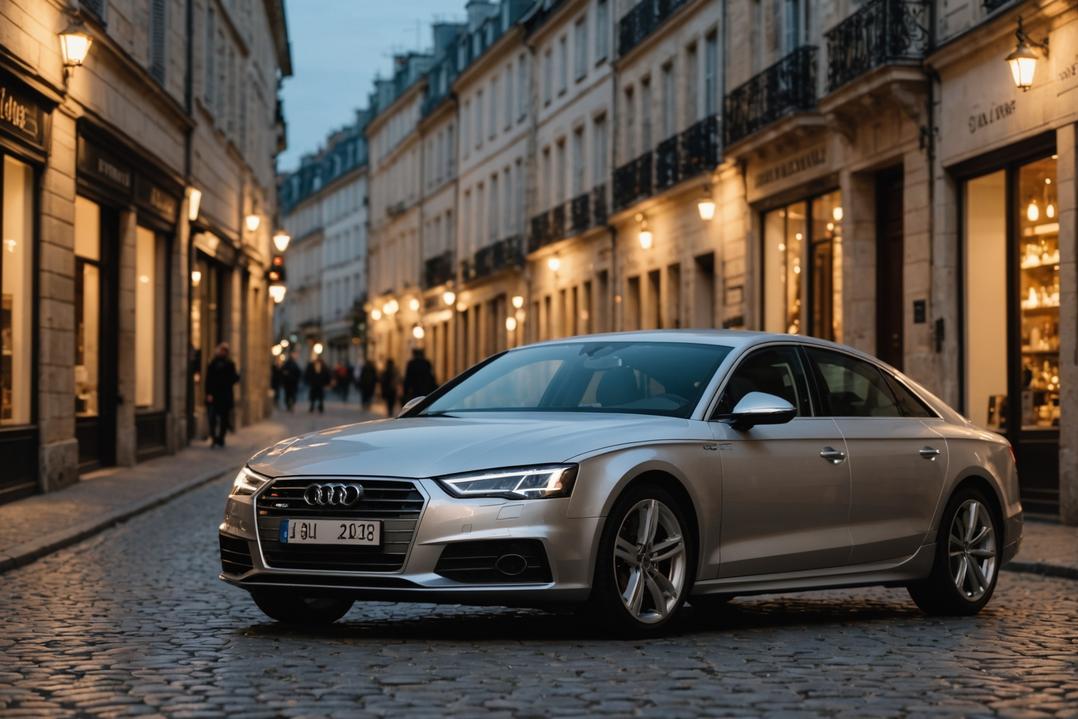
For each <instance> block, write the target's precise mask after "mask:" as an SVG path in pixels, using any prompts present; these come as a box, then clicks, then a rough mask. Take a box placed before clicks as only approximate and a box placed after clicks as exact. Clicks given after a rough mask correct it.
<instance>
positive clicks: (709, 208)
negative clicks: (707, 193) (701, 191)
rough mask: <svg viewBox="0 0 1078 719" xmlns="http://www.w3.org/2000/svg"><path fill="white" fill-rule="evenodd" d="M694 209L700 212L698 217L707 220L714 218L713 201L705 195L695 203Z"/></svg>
mask: <svg viewBox="0 0 1078 719" xmlns="http://www.w3.org/2000/svg"><path fill="white" fill-rule="evenodd" d="M696 210H697V212H699V213H700V219H701V220H704V221H705V222H707V221H708V220H712V219H714V218H715V201H714V200H712V199H711V198H710V197H705V198H703V199H701V200H700V201H699V202H697V203H696Z"/></svg>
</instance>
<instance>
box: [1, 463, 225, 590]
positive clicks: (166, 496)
mask: <svg viewBox="0 0 1078 719" xmlns="http://www.w3.org/2000/svg"><path fill="white" fill-rule="evenodd" d="M233 471H235V468H234V467H230V468H228V469H225V470H223V471H222V470H221V469H220V468H217V467H215V468H214V469H212V470H210V471H208V472H207V473H205V474H202V475H198V476H196V477H195V478H194V479H192V480H190V481H189V482H187V483H186V484H182V485H179V486H175V485H174V486H172V487H169V488H168V489H167V490H165V491H163V492H158V493H157V494H152V495H150V496H148V497H145V498H143V499H142V500H139V501H138V502H134V503H132V504H129V505H127V506H126V507H122V508H120V509H117V510H114V511H112V512H109V513H108V514H105V515H104V516H102V517H101V518H100V519H95V520H92V521H90V522H87V523H84V524H80V525H76V526H74V527H71V528H70V529H69V530H67V531H64V532H62V533H54V534H53V535H51V536H48V537H45V539H44V540H42V541H40V542H26V543H23V544H20V545H16V546H15V547H14V548H13V549H12V550H10V552H9V553H5V554H2V555H0V574H3V573H4V572H7V571H9V570H12V569H15V568H16V567H23V566H26V565H27V564H30V563H32V562H35V561H37V560H38V559H41V558H42V557H45V556H48V555H49V554H52V553H54V552H56V551H58V550H60V549H63V548H65V547H70V546H71V545H72V544H77V543H79V542H81V541H83V540H85V539H89V538H90V537H92V536H94V535H95V534H99V533H100V532H103V531H104V530H106V529H108V528H110V527H114V526H116V525H117V524H121V523H123V522H126V521H127V520H129V519H131V518H132V517H136V516H138V515H140V514H143V513H144V512H147V511H149V510H151V509H154V508H155V507H160V506H161V505H162V504H166V503H168V502H170V501H171V500H173V499H175V498H177V497H179V496H180V495H181V494H186V493H187V492H190V491H191V490H193V489H197V488H198V487H201V486H202V485H204V484H209V483H210V482H212V481H214V480H215V479H218V478H220V477H224V476H226V475H228V474H230V473H232V472H233ZM57 535H59V536H57Z"/></svg>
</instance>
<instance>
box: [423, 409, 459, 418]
mask: <svg viewBox="0 0 1078 719" xmlns="http://www.w3.org/2000/svg"><path fill="white" fill-rule="evenodd" d="M415 416H416V417H456V416H457V415H455V414H450V411H449V410H444V411H441V412H422V413H420V414H417V415H415Z"/></svg>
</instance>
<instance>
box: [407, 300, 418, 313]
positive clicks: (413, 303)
mask: <svg viewBox="0 0 1078 719" xmlns="http://www.w3.org/2000/svg"><path fill="white" fill-rule="evenodd" d="M408 309H410V310H411V311H412V312H418V311H419V300H418V299H416V298H415V297H413V298H412V299H410V300H408Z"/></svg>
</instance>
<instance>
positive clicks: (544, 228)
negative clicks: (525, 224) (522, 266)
mask: <svg viewBox="0 0 1078 719" xmlns="http://www.w3.org/2000/svg"><path fill="white" fill-rule="evenodd" d="M605 224H606V185H605V184H601V185H596V186H595V187H594V188H592V190H591V192H582V193H580V194H579V195H577V196H576V197H574V198H572V199H571V200H569V201H567V202H563V203H561V204H559V205H555V206H554V207H553V208H552V209H550V210H547V211H546V212H540V213H539V214H538V215H535V216H534V217H532V219H531V234H530V235H529V236H528V252H535V251H536V250H538V249H540V248H542V247H545V246H547V245H549V244H550V243H552V242H557V241H558V240H560V239H563V238H565V237H570V236H572V235H579V234H581V233H583V232H585V231H587V230H589V229H591V228H592V227H599V226H601V225H605Z"/></svg>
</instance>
